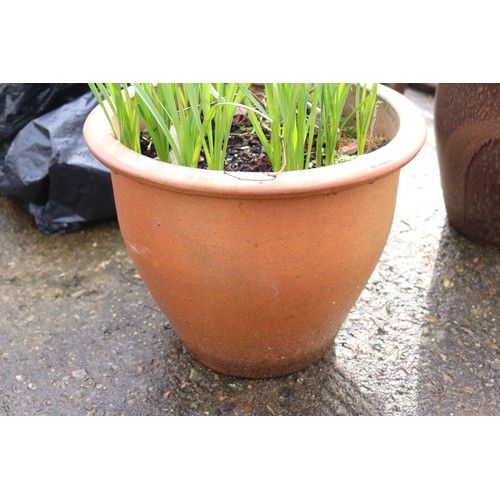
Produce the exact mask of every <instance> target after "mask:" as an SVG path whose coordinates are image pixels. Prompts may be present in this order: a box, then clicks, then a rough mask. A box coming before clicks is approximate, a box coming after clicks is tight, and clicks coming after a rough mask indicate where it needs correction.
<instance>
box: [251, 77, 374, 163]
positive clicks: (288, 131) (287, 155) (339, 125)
mask: <svg viewBox="0 0 500 500" xmlns="http://www.w3.org/2000/svg"><path fill="white" fill-rule="evenodd" d="M264 90H265V101H266V105H265V106H264V105H263V104H262V103H261V102H259V101H258V100H257V98H256V97H255V96H254V95H253V94H252V93H251V92H250V91H249V90H248V89H246V90H244V91H243V92H244V94H245V103H246V105H247V106H248V107H247V109H248V114H249V118H250V121H251V122H252V125H253V127H254V129H255V132H256V134H257V136H258V137H259V139H260V141H261V143H262V145H263V147H264V149H265V151H266V153H267V155H268V156H269V159H270V160H271V163H272V165H273V170H275V171H279V170H302V169H307V168H309V165H310V159H311V151H312V148H313V146H314V150H315V152H316V166H317V167H320V166H322V165H332V164H334V163H336V162H337V157H338V141H339V138H340V134H341V132H342V130H343V129H344V128H345V127H346V126H347V125H348V124H349V123H351V122H352V121H353V119H355V123H356V137H357V145H358V155H361V154H363V153H364V151H365V145H366V139H367V136H368V132H369V128H370V125H371V122H372V117H373V113H374V109H375V106H376V99H377V85H376V84H374V85H373V86H372V88H371V90H370V91H368V90H367V86H366V85H361V84H353V83H268V84H265V86H264ZM353 92H354V109H353V111H352V112H351V113H350V114H348V115H347V116H344V114H343V113H344V111H345V109H346V104H347V100H348V97H349V95H350V94H351V93H353ZM266 131H267V134H266ZM342 160H343V159H342Z"/></svg>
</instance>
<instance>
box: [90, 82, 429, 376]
mask: <svg viewBox="0 0 500 500" xmlns="http://www.w3.org/2000/svg"><path fill="white" fill-rule="evenodd" d="M379 97H380V100H381V104H380V106H379V109H378V112H377V128H378V130H379V131H380V132H382V133H383V134H385V136H386V137H387V138H388V139H389V140H390V142H389V143H388V144H387V145H386V146H384V147H383V148H381V149H379V150H378V151H375V152H373V153H370V154H367V155H364V156H362V157H360V158H358V159H356V160H354V161H352V162H349V163H345V164H341V165H338V166H330V167H322V168H318V169H313V170H307V171H295V172H283V173H281V174H279V175H278V176H277V177H276V178H274V177H270V176H268V175H266V174H258V173H246V174H244V173H241V174H234V175H232V174H231V175H230V174H227V173H224V172H220V171H207V170H200V169H194V168H188V167H182V166H177V165H171V164H166V163H161V162H158V161H156V160H152V159H149V158H147V157H144V156H141V155H139V154H137V153H134V152H133V151H131V150H129V149H127V148H126V147H124V146H123V145H122V144H120V143H119V142H118V141H117V140H115V139H114V137H113V135H112V133H111V130H110V127H109V125H108V123H107V121H106V118H105V116H104V114H103V112H102V111H101V109H100V108H96V109H95V110H94V111H93V112H92V113H91V114H90V116H89V117H88V119H87V122H86V123H85V127H84V135H85V140H86V141H87V144H88V147H89V148H90V150H91V151H92V153H93V154H94V155H95V156H96V157H97V158H98V159H99V160H100V161H101V162H102V163H103V164H104V165H106V166H107V167H109V168H110V169H111V171H112V179H113V188H114V194H115V200H116V208H117V212H118V218H119V223H120V228H121V231H122V235H123V238H124V240H125V244H126V246H127V249H128V251H129V253H130V255H131V257H132V260H133V261H134V263H135V265H136V267H137V269H138V271H139V273H140V275H141V276H142V278H143V279H144V282H145V283H146V285H147V286H148V288H149V290H150V291H151V293H152V295H153V297H154V299H155V300H156V302H157V303H158V304H159V306H160V307H161V309H162V311H163V312H164V314H165V315H166V317H167V318H168V319H169V321H170V322H171V324H172V326H173V328H174V330H175V332H176V334H177V335H178V336H179V338H180V339H181V341H182V342H183V344H184V345H185V347H186V348H187V349H188V350H189V351H190V352H191V353H192V354H193V355H194V356H195V357H196V358H197V359H198V360H200V361H201V362H202V363H204V364H205V365H207V366H209V367H211V368H213V369H215V370H217V371H220V372H222V373H225V374H230V375H235V376H242V377H251V378H261V377H274V376H280V375H285V374H288V373H291V372H294V371H297V370H299V369H301V368H303V367H305V366H307V365H309V364H310V363H312V362H313V361H315V360H316V359H318V358H319V357H321V356H322V355H323V354H324V352H325V351H326V350H327V349H328V347H329V346H330V345H331V343H332V340H333V338H334V337H335V335H336V333H337V331H338V329H339V328H340V326H341V324H342V322H343V321H344V319H345V317H346V315H347V314H348V312H349V310H350V309H351V307H352V306H353V304H354V302H355V301H356V299H357V298H358V296H359V294H360V293H361V291H362V290H363V288H364V286H365V284H366V282H367V280H368V278H369V277H370V275H371V273H372V272H373V269H374V268H375V265H376V264H377V262H378V260H379V257H380V255H381V253H382V250H383V249H384V246H385V243H386V240H387V237H388V235H389V231H390V228H391V224H392V219H393V214H394V206H395V201H396V192H397V186H398V177H399V169H400V168H401V167H402V166H403V165H405V164H406V163H408V162H409V161H410V160H411V159H412V158H413V157H414V156H415V155H416V154H417V153H418V151H419V150H420V148H421V147H422V145H423V143H424V140H425V134H426V127H425V123H424V120H423V117H422V116H421V114H420V112H419V111H418V110H417V108H416V107H414V106H413V104H412V103H411V102H410V101H409V100H408V99H406V98H405V97H404V96H401V95H400V94H398V93H397V92H394V91H392V90H390V89H387V88H384V87H382V86H380V87H379ZM367 314H370V312H367Z"/></svg>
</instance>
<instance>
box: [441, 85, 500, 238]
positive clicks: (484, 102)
mask: <svg viewBox="0 0 500 500" xmlns="http://www.w3.org/2000/svg"><path fill="white" fill-rule="evenodd" d="M434 110H435V113H434V120H435V134H436V150H437V154H438V159H439V168H440V175H441V185H442V188H443V196H444V201H445V206H446V211H447V214H448V219H449V221H450V224H451V225H452V226H453V227H455V228H456V229H457V230H458V231H460V232H461V233H462V234H464V235H465V236H467V237H468V238H469V239H471V240H472V241H475V242H477V243H480V244H482V245H487V246H492V247H495V248H500V84H475V83H470V84H469V83H468V84H439V85H438V88H437V92H436V98H435V109H434Z"/></svg>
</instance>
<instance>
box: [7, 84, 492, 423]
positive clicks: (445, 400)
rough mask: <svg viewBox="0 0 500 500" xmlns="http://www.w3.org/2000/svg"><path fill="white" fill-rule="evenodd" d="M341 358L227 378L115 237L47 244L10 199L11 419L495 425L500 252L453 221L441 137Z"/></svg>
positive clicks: (408, 182)
mask: <svg viewBox="0 0 500 500" xmlns="http://www.w3.org/2000/svg"><path fill="white" fill-rule="evenodd" d="M405 95H406V96H407V97H408V98H409V99H411V100H412V101H413V102H414V103H416V104H417V106H418V107H419V108H420V109H421V110H422V112H423V113H424V115H425V118H426V121H427V124H428V137H427V142H426V144H425V146H424V148H423V150H422V151H421V153H420V154H419V156H418V157H417V158H416V159H415V160H413V161H412V162H411V163H410V164H409V165H407V166H406V167H404V169H403V170H402V173H401V181H400V191H399V194H398V203H397V207H396V215H395V220H394V225H393V229H392V232H391V235H390V237H389V241H388V243H387V246H386V249H385V251H384V254H383V255H382V258H381V260H380V263H379V264H378V266H377V268H376V270H375V272H374V274H373V275H372V277H371V279H370V281H369V283H368V284H367V286H366V288H365V290H364V291H363V293H362V295H361V297H360V298H359V300H358V301H357V303H356V305H355V307H354V308H353V309H352V311H351V313H350V314H349V316H348V318H347V320H346V322H345V323H344V325H343V327H342V329H341V331H340V332H339V334H338V335H337V337H336V339H335V342H334V344H333V345H332V348H331V349H330V350H329V351H328V353H327V354H326V355H325V356H324V357H323V359H321V360H320V361H319V362H317V363H316V364H315V365H313V366H311V367H309V368H308V369H305V370H303V371H301V372H299V373H296V374H293V375H290V376H287V377H282V378H279V379H274V380H245V379H238V378H234V377H228V376H223V375H219V374H217V373H215V372H213V371H211V370H210V369H208V368H205V367H204V366H202V365H201V364H199V363H198V362H197V361H196V360H194V359H193V358H192V357H191V356H190V355H189V354H188V353H187V352H186V351H185V350H184V348H183V347H182V345H181V344H180V342H179V341H178V340H177V338H176V336H175V334H174V332H173V331H172V328H171V327H170V324H169V323H168V320H167V319H166V318H164V317H163V316H162V314H161V312H160V311H159V310H158V308H157V306H156V304H155V303H154V302H153V300H152V298H151V297H150V295H149V293H148V291H147V290H146V288H145V286H144V284H143V283H142V281H141V279H140V278H139V276H138V275H137V273H136V271H135V269H134V267H133V265H132V262H131V260H130V258H129V257H128V255H127V253H126V250H125V247H124V244H123V242H122V239H121V236H120V232H119V229H118V226H117V223H116V222H115V221H109V222H105V223H102V224H96V225H93V226H91V227H88V228H86V229H85V230H83V231H80V232H77V233H72V234H67V235H64V236H63V235H54V236H44V235H43V234H41V233H40V232H38V231H37V230H36V229H34V228H33V226H32V224H31V220H30V216H29V215H28V214H27V212H26V211H25V210H24V209H23V208H22V207H20V206H18V205H17V204H16V203H15V202H14V201H13V200H11V199H6V198H0V234H1V237H0V415H500V385H499V380H498V374H499V370H500V352H499V346H500V328H499V326H500V325H499V323H500V252H499V251H496V250H493V249H489V248H484V247H481V246H479V245H477V244H475V243H472V242H471V241H469V240H467V239H466V238H465V237H463V236H461V235H460V234H458V233H457V232H456V231H455V230H454V229H453V228H451V227H450V226H449V225H448V223H447V220H446V213H445V209H444V204H443V199H442V194H441V187H440V180H439V169H438V163H437V158H436V152H435V141H434V130H433V97H432V95H429V94H426V93H423V92H420V91H417V90H415V89H413V88H409V89H407V90H406V92H405Z"/></svg>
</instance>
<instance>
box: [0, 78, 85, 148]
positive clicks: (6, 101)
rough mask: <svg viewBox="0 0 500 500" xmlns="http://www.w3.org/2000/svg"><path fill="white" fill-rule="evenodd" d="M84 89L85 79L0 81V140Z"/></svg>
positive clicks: (69, 99)
mask: <svg viewBox="0 0 500 500" xmlns="http://www.w3.org/2000/svg"><path fill="white" fill-rule="evenodd" d="M86 92H88V86H87V85H86V84H84V83H0V141H6V140H7V139H9V138H11V139H12V138H13V137H14V135H15V134H17V132H19V130H21V129H22V128H23V127H24V126H25V125H26V124H27V123H29V122H30V121H31V120H33V119H34V118H36V117H37V116H40V115H43V114H44V113H46V112H48V111H50V110H52V109H56V108H58V107H60V106H62V105H63V104H66V103H67V102H69V101H71V100H73V99H74V98H76V97H78V96H80V95H82V94H84V93H86Z"/></svg>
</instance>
